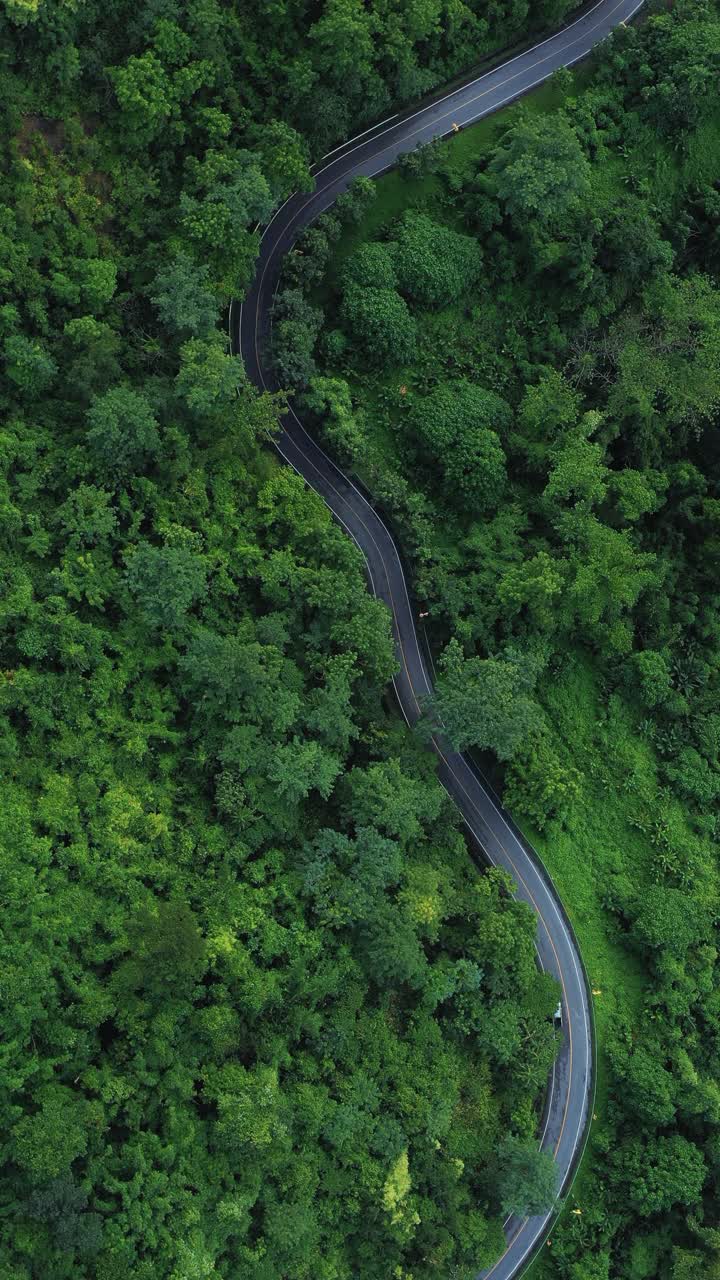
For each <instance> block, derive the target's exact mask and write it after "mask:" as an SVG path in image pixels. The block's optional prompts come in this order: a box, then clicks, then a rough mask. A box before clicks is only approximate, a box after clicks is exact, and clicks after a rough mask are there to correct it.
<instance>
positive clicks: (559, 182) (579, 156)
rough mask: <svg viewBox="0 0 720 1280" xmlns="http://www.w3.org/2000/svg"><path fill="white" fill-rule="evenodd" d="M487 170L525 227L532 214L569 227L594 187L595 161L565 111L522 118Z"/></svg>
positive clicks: (550, 225) (540, 220) (517, 221)
mask: <svg viewBox="0 0 720 1280" xmlns="http://www.w3.org/2000/svg"><path fill="white" fill-rule="evenodd" d="M488 172H489V173H490V174H491V175H492V177H494V179H495V182H496V184H497V191H498V195H499V196H500V199H501V200H502V202H503V204H504V205H505V208H506V210H507V212H508V213H509V215H510V217H511V218H512V219H513V222H514V223H515V224H516V226H517V228H518V230H521V231H522V230H523V229H524V228H525V227H527V225H528V223H529V221H530V220H533V221H536V222H537V223H539V224H540V226H544V227H547V228H552V229H556V230H560V231H562V230H564V229H568V228H569V226H570V223H571V221H572V218H573V217H574V215H575V214H576V213H578V212H579V211H580V210H581V209H582V207H583V204H584V202H585V201H586V200H587V198H588V196H589V193H590V165H589V163H588V160H587V158H586V156H585V155H584V153H583V149H582V147H581V145H580V142H579V139H578V136H577V133H576V132H575V129H574V128H573V126H572V124H571V122H570V120H569V119H568V117H567V116H566V115H565V114H564V113H563V112H561V111H558V112H555V113H553V114H552V115H550V116H531V115H524V116H523V117H522V118H520V119H519V120H518V122H517V124H515V125H513V126H512V127H511V128H510V129H509V130H508V132H507V133H506V135H505V137H504V138H503V141H502V143H501V145H500V146H499V147H498V148H497V150H496V152H495V154H494V156H493V159H492V160H491V162H490V164H489V166H488Z"/></svg>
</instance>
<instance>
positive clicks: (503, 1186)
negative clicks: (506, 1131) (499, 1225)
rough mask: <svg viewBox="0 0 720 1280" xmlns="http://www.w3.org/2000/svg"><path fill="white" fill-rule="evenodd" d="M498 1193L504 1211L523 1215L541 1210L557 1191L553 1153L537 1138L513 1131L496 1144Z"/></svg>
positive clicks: (550, 1202)
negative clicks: (530, 1138) (544, 1147)
mask: <svg viewBox="0 0 720 1280" xmlns="http://www.w3.org/2000/svg"><path fill="white" fill-rule="evenodd" d="M498 1164H499V1174H498V1195H499V1198H500V1204H501V1206H502V1211H503V1213H516V1214H519V1215H520V1216H522V1217H526V1216H532V1215H533V1214H536V1213H544V1212H546V1210H548V1209H549V1208H550V1207H551V1205H552V1203H553V1200H554V1199H555V1196H556V1194H557V1170H556V1168H555V1162H554V1160H553V1157H552V1154H551V1153H550V1152H548V1151H541V1150H540V1149H539V1148H538V1145H537V1143H536V1142H533V1141H532V1140H530V1141H527V1140H526V1139H524V1138H517V1137H514V1136H512V1135H510V1136H508V1137H507V1138H504V1139H503V1141H502V1142H501V1143H500V1146H499V1148H498Z"/></svg>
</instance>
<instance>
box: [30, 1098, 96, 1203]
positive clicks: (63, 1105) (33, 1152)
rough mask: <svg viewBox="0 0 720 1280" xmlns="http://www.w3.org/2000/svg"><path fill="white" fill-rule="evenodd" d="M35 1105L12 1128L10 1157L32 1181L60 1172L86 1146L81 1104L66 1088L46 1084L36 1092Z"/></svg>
mask: <svg viewBox="0 0 720 1280" xmlns="http://www.w3.org/2000/svg"><path fill="white" fill-rule="evenodd" d="M38 1102H39V1104H40V1105H39V1108H38V1110H37V1111H36V1112H35V1113H34V1114H33V1115H25V1116H23V1117H22V1118H21V1119H20V1120H18V1122H17V1124H16V1125H15V1126H14V1129H13V1155H14V1159H15V1160H16V1161H17V1163H18V1164H19V1165H20V1166H21V1168H22V1169H23V1170H25V1171H26V1172H27V1174H28V1176H29V1177H30V1180H31V1181H32V1182H34V1183H36V1184H41V1183H45V1182H48V1181H50V1179H52V1178H57V1177H58V1176H59V1175H60V1174H64V1173H65V1172H66V1171H67V1170H68V1169H69V1168H70V1165H71V1164H72V1162H73V1161H74V1160H76V1159H77V1157H78V1156H80V1155H83V1154H84V1152H85V1151H86V1149H87V1141H88V1134H87V1128H86V1123H85V1115H84V1110H85V1109H84V1106H83V1104H82V1103H79V1102H78V1101H76V1100H75V1099H73V1096H72V1093H71V1091H70V1090H69V1089H67V1088H65V1087H64V1086H61V1085H47V1086H45V1088H44V1089H43V1090H42V1091H41V1093H40V1094H39V1096H38Z"/></svg>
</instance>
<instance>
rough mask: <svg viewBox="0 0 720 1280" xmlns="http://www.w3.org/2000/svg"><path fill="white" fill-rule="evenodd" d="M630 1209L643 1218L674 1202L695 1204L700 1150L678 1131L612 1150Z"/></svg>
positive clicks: (700, 1174)
mask: <svg viewBox="0 0 720 1280" xmlns="http://www.w3.org/2000/svg"><path fill="white" fill-rule="evenodd" d="M613 1164H614V1166H615V1167H616V1168H617V1170H618V1173H619V1175H620V1178H621V1180H622V1183H623V1186H624V1189H625V1191H626V1194H627V1195H628V1197H629V1199H630V1202H631V1204H632V1207H633V1209H634V1210H635V1211H636V1212H637V1213H639V1214H641V1215H642V1216H643V1217H649V1216H651V1215H652V1214H656V1213H666V1212H667V1211H668V1210H669V1209H671V1208H672V1207H673V1205H676V1204H682V1205H689V1206H693V1205H696V1204H697V1203H698V1201H699V1199H700V1195H701V1192H702V1187H703V1183H704V1181H705V1174H706V1166H705V1161H704V1160H703V1156H702V1152H701V1151H700V1149H699V1148H698V1147H697V1146H695V1144H694V1143H692V1142H689V1141H688V1140H687V1138H683V1137H682V1136H681V1135H680V1134H679V1133H674V1134H672V1135H671V1136H669V1137H668V1136H664V1135H663V1136H660V1137H657V1138H651V1139H650V1140H649V1141H647V1142H643V1140H642V1139H641V1138H634V1139H631V1140H630V1141H629V1142H626V1143H624V1144H622V1145H621V1146H620V1147H619V1148H618V1150H617V1151H616V1152H615V1153H614V1158H613Z"/></svg>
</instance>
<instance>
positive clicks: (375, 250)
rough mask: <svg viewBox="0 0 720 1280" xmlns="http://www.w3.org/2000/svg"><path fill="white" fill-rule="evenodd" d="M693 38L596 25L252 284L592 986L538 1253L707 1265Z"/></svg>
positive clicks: (719, 453)
mask: <svg viewBox="0 0 720 1280" xmlns="http://www.w3.org/2000/svg"><path fill="white" fill-rule="evenodd" d="M719 48H720V24H719V23H718V16H717V11H716V10H715V8H714V7H713V6H712V5H705V4H696V3H684V4H678V5H676V6H674V8H673V10H672V11H671V12H665V11H662V12H656V13H654V14H651V15H650V16H649V17H648V18H647V20H645V21H644V22H643V23H642V24H641V25H639V26H638V27H634V28H632V29H626V30H621V31H618V32H617V34H616V35H615V36H614V38H613V40H612V41H611V42H610V44H609V46H608V47H607V48H606V49H605V50H604V51H603V52H602V53H601V54H600V55H599V56H598V57H597V58H596V59H595V60H594V64H593V65H592V66H591V67H590V68H589V69H584V70H583V71H582V72H581V73H580V74H577V75H572V74H570V73H568V72H562V73H560V74H559V75H557V76H556V77H555V78H554V80H553V82H552V83H551V84H549V85H548V86H546V87H545V88H544V89H543V90H542V91H541V92H540V93H538V94H535V95H532V96H531V97H530V98H529V99H528V100H527V102H525V103H522V104H518V105H516V106H514V107H513V108H511V109H510V110H509V111H507V112H503V113H501V114H500V115H499V116H497V117H495V118H493V119H492V120H489V121H486V122H483V123H482V124H481V125H479V126H478V127H477V128H473V129H469V130H468V131H467V132H466V133H464V134H462V135H460V137H459V138H458V139H457V140H453V141H452V142H450V143H442V144H435V145H433V146H431V147H428V148H422V149H420V150H418V151H417V152H415V153H414V154H413V155H411V156H409V157H408V158H407V160H406V161H405V162H404V164H403V165H402V167H401V170H399V171H398V172H397V173H395V174H391V175H388V176H386V177H383V178H381V179H380V180H379V181H378V182H377V184H376V187H375V190H374V192H371V191H369V190H361V189H360V188H358V189H357V192H356V198H357V199H358V200H359V199H360V197H361V195H362V196H363V198H364V199H365V200H366V201H367V205H368V207H367V209H366V211H365V212H364V213H363V214H362V216H360V217H359V218H358V221H357V224H356V225H355V226H354V227H352V228H350V229H348V228H347V227H344V228H341V227H339V226H338V225H337V221H336V215H335V214H334V212H333V211H330V213H328V214H327V215H324V217H323V218H322V219H320V221H319V223H317V224H316V225H315V227H314V228H313V230H312V231H310V232H308V233H307V235H306V236H305V237H304V239H303V240H301V241H300V242H299V244H298V245H297V248H296V252H295V253H294V254H291V255H289V257H288V259H287V262H286V273H285V280H284V290H281V292H280V295H279V298H278V313H279V315H281V316H282V317H283V319H284V322H285V325H286V328H285V329H283V328H282V327H280V329H279V330H277V331H276V333H277V339H276V359H277V363H278V368H279V370H280V372H281V375H282V371H283V362H284V361H285V360H286V359H287V358H288V349H287V348H286V347H285V345H284V343H283V336H284V334H291V333H292V324H293V323H296V324H297V323H299V320H300V316H301V315H302V316H303V317H304V324H305V326H306V327H307V325H308V324H309V323H311V324H312V326H313V332H314V334H315V335H316V336H315V340H314V342H313V343H312V344H311V346H310V347H309V348H308V349H306V351H305V355H304V359H305V364H304V367H303V368H301V369H299V368H298V365H297V363H296V364H295V366H294V368H293V384H294V385H297V384H298V380H299V378H301V379H302V381H303V383H304V386H303V389H302V392H301V396H300V403H301V405H302V406H303V411H304V413H305V414H306V415H307V416H309V417H313V415H314V419H315V425H316V429H317V430H318V431H319V432H322V433H323V434H324V436H325V439H326V440H327V442H328V444H329V445H330V446H331V448H332V449H333V450H334V451H335V452H336V454H337V455H338V456H339V457H341V458H342V460H343V462H344V464H345V465H346V466H347V467H349V468H351V469H354V470H355V471H356V472H357V474H358V475H359V476H360V477H361V479H362V480H363V481H364V483H365V484H366V485H367V486H368V487H369V488H370V489H371V491H372V492H373V493H374V494H375V495H376V497H377V498H378V499H379V500H380V501H381V502H382V504H383V506H384V508H385V510H386V511H387V512H388V514H389V516H390V518H391V520H392V522H393V524H394V526H395V529H396V530H397V532H398V535H399V537H400V540H401V542H402V545H403V548H404V550H405V553H406V555H407V556H408V558H409V559H410V561H411V567H412V571H413V577H414V583H415V588H416V593H417V598H418V608H419V610H422V611H423V612H425V611H426V610H427V611H429V614H430V620H429V625H430V632H429V634H430V639H431V644H432V647H433V650H434V652H435V657H436V664H437V693H436V698H435V699H434V702H433V704H431V705H429V706H428V708H427V716H428V720H429V722H430V723H432V722H433V720H434V719H435V718H436V717H440V718H441V719H442V721H443V723H444V724H445V725H446V726H447V727H448V729H449V731H450V733H451V736H452V737H453V738H454V741H455V743H456V744H457V745H458V746H461V747H463V748H469V749H471V750H477V751H480V752H482V753H483V758H484V760H486V761H487V760H490V761H491V762H493V761H494V762H495V763H494V768H495V772H496V776H497V780H498V785H499V786H500V787H501V788H502V790H503V795H504V799H505V802H506V804H507V806H508V808H509V809H510V810H511V812H512V813H513V815H514V816H515V817H516V818H517V819H518V820H520V821H521V822H522V823H523V825H524V827H525V829H526V830H527V832H528V834H529V836H530V837H531V839H532V840H533V841H534V843H535V845H536V847H537V848H538V850H539V852H540V853H541V855H542V857H543V859H544V861H545V862H546V865H547V866H548V868H549V870H550V872H551V874H552V875H553V878H554V880H555V882H556V884H557V885H558V888H559V891H560V893H561V895H562V897H563V900H564V902H565V903H566V905H567V908H568V911H569V913H570V916H571V918H572V920H573V923H574V925H575V928H576V931H577V933H578V936H579V939H580V943H581V949H582V951H583V955H584V958H585V961H586V964H587V967H588V971H589V974H590V979H591V983H592V986H593V988H594V992H595V995H594V1003H595V1013H596V1018H597V1023H598V1028H599V1033H600V1045H601V1060H600V1073H599V1091H598V1100H597V1107H596V1114H597V1119H596V1122H595V1128H594V1133H593V1137H592V1140H591V1145H590V1150H589V1155H588V1157H587V1159H586V1162H585V1164H584V1166H583V1169H582V1171H581V1174H580V1177H579V1179H578V1181H577V1183H576V1185H575V1187H574V1190H573V1194H572V1197H571V1202H570V1204H569V1205H568V1206H567V1211H566V1213H565V1215H564V1217H563V1219H562V1221H561V1222H560V1224H559V1225H558V1226H557V1227H556V1228H555V1229H554V1231H553V1233H552V1244H551V1246H550V1247H549V1248H548V1249H547V1250H546V1251H545V1252H544V1254H543V1256H542V1258H541V1259H540V1260H539V1261H538V1262H537V1263H536V1264H535V1268H534V1272H533V1274H537V1275H542V1276H544V1277H548V1278H549V1277H551V1276H553V1277H554V1276H561V1277H563V1278H565V1277H567V1278H568V1280H606V1278H607V1277H613V1278H614V1277H617V1278H618V1280H620V1278H622V1280H625V1278H626V1277H628V1278H632V1280H640V1278H642V1277H647V1278H648V1280H650V1277H653V1278H654V1277H662V1278H667V1280H696V1278H697V1280H700V1278H703V1280H705V1278H706V1277H712V1276H715V1275H717V1274H720V1236H719V1235H718V1231H717V1228H718V1223H717V1214H716V1208H715V1206H716V1203H717V1190H718V1181H719V1180H720V1160H719V1157H718V1152H719V1151H720V1086H719V1085H718V1080H719V1079H720V1044H719V1043H718V1035H719V1034H720V1023H719V1022H718V1018H717V1009H716V992H717V990H718V980H719V979H720V973H718V968H717V944H718V935H717V916H718V867H717V840H718V827H717V801H718V797H719V796H720V760H719V755H718V753H719V751H720V732H719V729H720V686H719V685H718V667H719V659H720V652H719V644H720V617H719V602H720V597H719V596H718V590H717V581H716V578H717V550H718V512H719V511H720V472H719V469H718V468H719V464H720V431H719V430H718V416H717V415H718V405H719V404H720V280H719V279H718V273H719V272H720V256H719V255H718V244H719V243H720V242H719V240H718V235H719V232H718V225H719V219H720V196H719V194H718V186H717V175H718V172H719V171H720V168H719V161H720V141H719V139H720V113H719V110H718V98H717V93H716V91H715V88H714V86H715V85H716V83H717V72H718V49H719ZM289 345H290V346H292V344H289ZM293 350H294V352H295V355H296V356H297V352H298V347H297V345H295V346H294V348H293ZM491 767H492V765H491Z"/></svg>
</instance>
